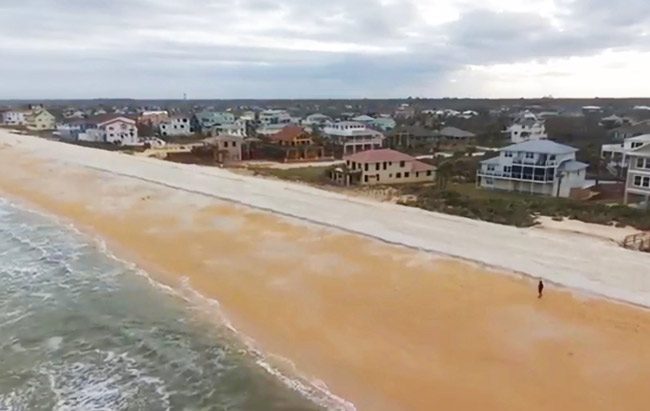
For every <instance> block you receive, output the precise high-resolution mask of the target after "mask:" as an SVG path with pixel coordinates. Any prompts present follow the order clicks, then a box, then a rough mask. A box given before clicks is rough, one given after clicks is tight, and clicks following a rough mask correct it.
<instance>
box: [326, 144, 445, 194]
mask: <svg viewBox="0 0 650 411" xmlns="http://www.w3.org/2000/svg"><path fill="white" fill-rule="evenodd" d="M343 160H345V165H344V166H340V167H336V168H334V169H333V170H332V171H331V172H330V178H331V180H332V181H333V182H334V183H336V184H339V185H343V186H349V185H355V184H361V185H378V184H404V183H425V182H432V181H434V179H435V170H436V168H435V167H434V166H432V165H430V164H427V163H424V162H422V161H419V160H417V159H416V158H414V157H411V156H409V155H408V154H404V153H400V152H399V151H395V150H391V149H380V150H367V151H363V152H359V153H356V154H351V155H348V156H345V157H343Z"/></svg>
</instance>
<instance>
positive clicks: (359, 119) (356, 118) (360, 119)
mask: <svg viewBox="0 0 650 411" xmlns="http://www.w3.org/2000/svg"><path fill="white" fill-rule="evenodd" d="M352 120H353V121H375V118H374V117H370V116H368V115H365V114H364V115H361V116H357V117H355V118H353V119H352Z"/></svg>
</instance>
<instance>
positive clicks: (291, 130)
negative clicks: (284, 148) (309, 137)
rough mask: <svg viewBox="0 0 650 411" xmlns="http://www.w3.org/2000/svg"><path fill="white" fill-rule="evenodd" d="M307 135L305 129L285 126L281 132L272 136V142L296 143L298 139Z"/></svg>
mask: <svg viewBox="0 0 650 411" xmlns="http://www.w3.org/2000/svg"><path fill="white" fill-rule="evenodd" d="M304 134H307V132H306V131H305V129H304V128H303V127H300V126H291V125H290V126H285V127H283V128H282V129H281V130H280V131H279V132H277V133H275V134H273V135H271V137H270V138H271V140H273V141H287V142H291V141H294V140H295V139H296V138H298V137H300V136H302V135H304Z"/></svg>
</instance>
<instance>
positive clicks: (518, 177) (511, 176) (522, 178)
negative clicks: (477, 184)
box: [477, 170, 555, 183]
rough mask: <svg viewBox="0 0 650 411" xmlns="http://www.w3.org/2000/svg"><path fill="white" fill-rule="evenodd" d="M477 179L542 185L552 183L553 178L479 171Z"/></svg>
mask: <svg viewBox="0 0 650 411" xmlns="http://www.w3.org/2000/svg"><path fill="white" fill-rule="evenodd" d="M477 175H478V176H479V177H501V178H507V179H510V180H520V181H538V182H542V183H552V182H553V181H554V180H555V178H554V177H552V176H549V177H545V176H537V175H533V174H513V173H500V172H496V171H481V170H479V171H478V172H477Z"/></svg>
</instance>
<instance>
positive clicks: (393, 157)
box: [344, 148, 417, 163]
mask: <svg viewBox="0 0 650 411" xmlns="http://www.w3.org/2000/svg"><path fill="white" fill-rule="evenodd" d="M344 159H345V160H351V161H356V162H359V163H381V162H383V161H417V160H415V158H414V157H411V156H409V155H408V154H404V153H400V152H399V151H395V150H391V149H389V148H383V149H380V150H368V151H362V152H360V153H356V154H352V155H349V156H345V157H344Z"/></svg>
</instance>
